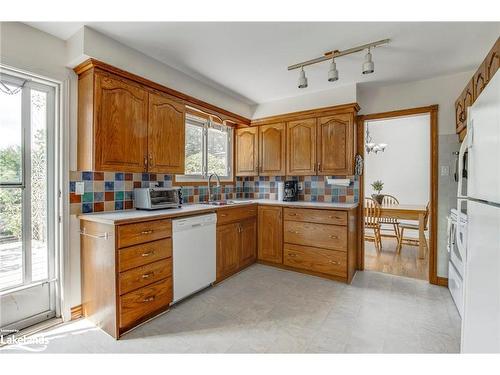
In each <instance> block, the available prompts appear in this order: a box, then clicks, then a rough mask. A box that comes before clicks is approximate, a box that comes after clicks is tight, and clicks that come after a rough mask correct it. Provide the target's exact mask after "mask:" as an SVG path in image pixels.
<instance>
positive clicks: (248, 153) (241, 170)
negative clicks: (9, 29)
mask: <svg viewBox="0 0 500 375" xmlns="http://www.w3.org/2000/svg"><path fill="white" fill-rule="evenodd" d="M257 134H258V127H256V126H255V127H248V128H242V129H237V130H236V135H235V138H236V168H235V169H236V176H258V175H259V171H258V166H259V160H258V158H259V144H258V137H257Z"/></svg>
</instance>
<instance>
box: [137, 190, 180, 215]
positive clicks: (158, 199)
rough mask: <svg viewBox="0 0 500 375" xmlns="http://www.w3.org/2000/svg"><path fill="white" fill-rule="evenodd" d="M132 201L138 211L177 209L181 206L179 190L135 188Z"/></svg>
mask: <svg viewBox="0 0 500 375" xmlns="http://www.w3.org/2000/svg"><path fill="white" fill-rule="evenodd" d="M134 200H135V208H137V209H138V210H160V209H164V208H178V207H181V205H182V194H181V189H180V188H163V187H154V188H137V189H134Z"/></svg>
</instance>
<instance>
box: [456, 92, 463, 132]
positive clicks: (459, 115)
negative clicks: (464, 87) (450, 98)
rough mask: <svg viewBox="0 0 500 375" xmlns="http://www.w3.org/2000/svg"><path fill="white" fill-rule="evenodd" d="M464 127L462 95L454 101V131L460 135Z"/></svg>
mask: <svg viewBox="0 0 500 375" xmlns="http://www.w3.org/2000/svg"><path fill="white" fill-rule="evenodd" d="M464 127H465V110H464V98H463V97H462V95H460V96H459V97H458V99H457V100H456V101H455V128H456V129H455V130H456V132H457V133H460V131H462V129H463V128H464Z"/></svg>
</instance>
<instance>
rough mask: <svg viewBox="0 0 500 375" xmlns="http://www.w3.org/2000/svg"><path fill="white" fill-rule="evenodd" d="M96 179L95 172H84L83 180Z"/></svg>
mask: <svg viewBox="0 0 500 375" xmlns="http://www.w3.org/2000/svg"><path fill="white" fill-rule="evenodd" d="M93 179H94V174H93V173H92V172H82V180H83V181H92V180H93Z"/></svg>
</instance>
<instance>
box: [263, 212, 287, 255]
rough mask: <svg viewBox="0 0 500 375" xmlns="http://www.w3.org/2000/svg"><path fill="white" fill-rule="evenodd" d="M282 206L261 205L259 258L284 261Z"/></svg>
mask: <svg viewBox="0 0 500 375" xmlns="http://www.w3.org/2000/svg"><path fill="white" fill-rule="evenodd" d="M281 210H282V209H281V207H273V206H259V216H258V217H259V226H258V228H259V240H258V244H259V248H258V258H259V260H263V261H266V262H271V263H279V264H281V263H283V222H282V214H281Z"/></svg>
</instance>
